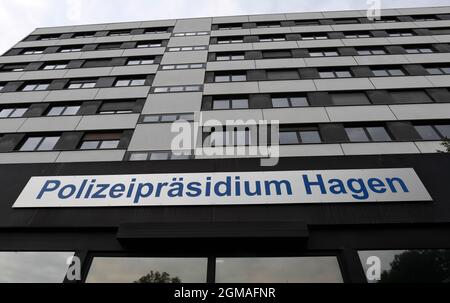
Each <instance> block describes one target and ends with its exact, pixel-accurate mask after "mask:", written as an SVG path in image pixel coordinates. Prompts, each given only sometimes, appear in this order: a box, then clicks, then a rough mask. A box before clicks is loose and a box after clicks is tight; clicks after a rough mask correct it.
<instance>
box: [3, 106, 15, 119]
mask: <svg viewBox="0 0 450 303" xmlns="http://www.w3.org/2000/svg"><path fill="white" fill-rule="evenodd" d="M13 111H14V109H13V108H6V109H2V110H1V111H0V118H7V117H9V115H10V114H11V113H12V112H13Z"/></svg>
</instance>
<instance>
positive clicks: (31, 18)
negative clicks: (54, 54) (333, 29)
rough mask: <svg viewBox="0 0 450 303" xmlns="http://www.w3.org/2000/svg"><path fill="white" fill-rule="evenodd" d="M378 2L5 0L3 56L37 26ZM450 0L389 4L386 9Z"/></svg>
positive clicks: (1, 3) (0, 25)
mask: <svg viewBox="0 0 450 303" xmlns="http://www.w3.org/2000/svg"><path fill="white" fill-rule="evenodd" d="M369 1H374V0H125V1H123V0H0V34H1V35H0V37H1V39H0V53H3V52H5V51H6V50H8V49H9V48H11V46H13V45H14V44H15V43H17V42H18V41H20V40H21V39H23V38H24V37H25V36H27V35H28V34H29V33H30V32H31V31H33V30H34V29H35V28H36V27H46V26H61V25H73V24H87V23H108V22H121V21H137V20H152V19H172V18H191V17H199V16H224V15H242V14H259V13H276V12H304V11H324V10H345V9H365V8H366V7H367V4H366V3H367V2H369ZM439 5H450V0H383V1H382V7H383V8H392V7H420V6H439Z"/></svg>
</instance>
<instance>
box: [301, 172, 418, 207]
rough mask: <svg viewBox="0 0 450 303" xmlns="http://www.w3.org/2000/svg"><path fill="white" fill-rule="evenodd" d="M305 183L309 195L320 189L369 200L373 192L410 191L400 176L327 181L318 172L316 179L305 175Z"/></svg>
mask: <svg viewBox="0 0 450 303" xmlns="http://www.w3.org/2000/svg"><path fill="white" fill-rule="evenodd" d="M303 183H304V185H305V189H306V193H307V194H308V195H313V194H314V191H318V192H320V193H321V194H322V195H328V194H333V195H346V194H349V193H350V194H351V196H352V197H353V198H354V199H356V200H360V201H364V200H368V199H369V197H370V194H371V193H375V194H384V193H387V192H388V191H390V192H392V193H399V192H402V193H409V189H408V187H407V186H406V183H405V182H404V181H403V180H402V179H401V178H398V177H394V178H386V179H385V180H381V179H378V178H371V179H369V180H367V181H366V180H364V179H361V178H350V179H348V180H341V179H330V180H328V181H325V180H324V178H323V176H322V175H320V174H318V175H316V177H315V179H314V180H312V179H310V177H309V176H308V175H303Z"/></svg>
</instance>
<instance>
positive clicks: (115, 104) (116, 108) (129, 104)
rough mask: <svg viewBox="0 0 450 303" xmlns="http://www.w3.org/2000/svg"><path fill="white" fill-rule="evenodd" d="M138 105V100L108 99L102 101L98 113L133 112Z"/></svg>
mask: <svg viewBox="0 0 450 303" xmlns="http://www.w3.org/2000/svg"><path fill="white" fill-rule="evenodd" d="M137 106H138V104H137V101H136V100H131V101H126V100H125V101H107V102H103V103H102V105H101V106H100V108H99V110H98V113H99V114H100V115H115V114H131V113H133V112H134V109H135V108H136V107H137Z"/></svg>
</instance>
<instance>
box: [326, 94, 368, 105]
mask: <svg viewBox="0 0 450 303" xmlns="http://www.w3.org/2000/svg"><path fill="white" fill-rule="evenodd" d="M330 96H331V100H332V102H333V105H363V104H371V103H370V101H369V98H367V96H366V94H365V93H332V94H330Z"/></svg>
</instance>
